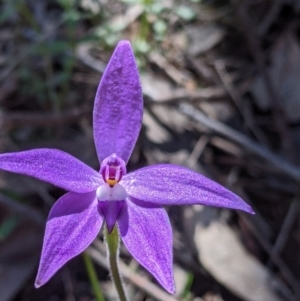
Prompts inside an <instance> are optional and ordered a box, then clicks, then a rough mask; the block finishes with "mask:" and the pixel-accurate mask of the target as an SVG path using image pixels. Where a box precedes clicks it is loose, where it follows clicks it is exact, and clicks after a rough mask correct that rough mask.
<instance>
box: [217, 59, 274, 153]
mask: <svg viewBox="0 0 300 301" xmlns="http://www.w3.org/2000/svg"><path fill="white" fill-rule="evenodd" d="M214 65H215V68H216V71H217V72H218V75H219V77H220V79H221V81H222V83H223V85H224V87H225V89H226V90H227V92H228V94H229V95H230V97H231V99H232V100H233V102H234V104H235V106H236V108H237V109H238V111H239V113H240V114H241V116H242V117H243V119H244V120H245V123H246V125H247V127H248V128H249V129H250V130H251V131H252V133H253V134H254V135H255V137H256V138H257V140H258V141H259V142H260V143H262V144H263V145H264V146H266V147H269V143H268V141H267V138H266V137H265V135H264V134H263V132H262V131H261V129H260V128H259V127H257V126H256V125H255V124H254V123H253V120H251V119H250V118H249V115H248V114H246V113H245V111H244V110H243V108H242V107H241V105H240V102H241V101H240V95H239V93H238V92H237V91H236V90H235V89H234V86H233V83H232V80H231V78H230V75H229V74H228V73H227V72H226V69H225V65H224V63H223V62H222V61H220V60H217V61H215V62H214Z"/></svg>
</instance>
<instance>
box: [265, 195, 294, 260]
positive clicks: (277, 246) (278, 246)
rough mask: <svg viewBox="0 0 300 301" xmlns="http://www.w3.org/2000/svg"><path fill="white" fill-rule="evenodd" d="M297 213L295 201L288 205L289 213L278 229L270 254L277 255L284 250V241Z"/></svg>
mask: <svg viewBox="0 0 300 301" xmlns="http://www.w3.org/2000/svg"><path fill="white" fill-rule="evenodd" d="M298 212H299V200H297V199H295V200H294V201H293V202H292V204H291V205H290V207H289V211H288V213H287V215H286V216H285V219H284V222H283V224H282V227H281V229H280V232H279V234H278V236H277V238H276V241H275V243H274V245H273V248H272V251H271V254H277V255H278V254H280V253H281V251H282V249H283V248H284V245H285V243H286V240H287V238H288V235H289V233H290V231H291V228H292V226H293V224H294V223H295V220H296V218H297V216H298ZM270 256H271V255H270Z"/></svg>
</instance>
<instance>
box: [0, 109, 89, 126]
mask: <svg viewBox="0 0 300 301" xmlns="http://www.w3.org/2000/svg"><path fill="white" fill-rule="evenodd" d="M91 112H92V108H90V107H89V106H87V105H83V106H81V107H77V108H73V109H71V110H68V111H66V112H60V113H44V112H30V113H26V112H14V113H2V114H0V124H1V127H2V128H8V129H12V128H17V127H23V126H26V125H30V126H32V127H41V126H61V125H62V124H68V123H72V122H74V121H78V119H79V118H81V117H83V116H85V115H90V114H91Z"/></svg>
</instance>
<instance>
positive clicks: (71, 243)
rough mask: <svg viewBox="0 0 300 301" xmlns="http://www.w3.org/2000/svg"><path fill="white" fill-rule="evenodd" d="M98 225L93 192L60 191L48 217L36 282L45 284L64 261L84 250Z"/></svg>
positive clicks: (38, 285)
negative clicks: (61, 193)
mask: <svg viewBox="0 0 300 301" xmlns="http://www.w3.org/2000/svg"><path fill="white" fill-rule="evenodd" d="M101 226H102V217H101V216H100V214H99V213H98V208H97V200H96V194H95V192H89V193H82V194H79V193H74V192H68V193H66V194H65V195H63V196H62V197H61V198H60V199H59V200H58V201H57V202H56V203H55V204H54V206H53V207H52V209H51V211H50V214H49V217H48V221H47V224H46V230H45V236H44V243H43V249H42V255H41V260H40V266H39V270H38V274H37V277H36V281H35V286H36V287H40V286H41V285H44V284H45V283H46V282H47V281H48V280H49V279H50V278H51V277H52V276H53V275H54V274H55V273H56V272H57V271H58V270H59V269H60V268H61V267H62V266H63V265H64V264H65V263H66V262H67V261H69V260H70V259H72V258H73V257H75V256H76V255H78V254H79V253H81V252H82V251H84V250H85V249H86V248H87V247H88V246H89V245H90V244H91V243H92V241H93V240H94V239H95V238H96V236H97V234H98V233H99V231H100V228H101Z"/></svg>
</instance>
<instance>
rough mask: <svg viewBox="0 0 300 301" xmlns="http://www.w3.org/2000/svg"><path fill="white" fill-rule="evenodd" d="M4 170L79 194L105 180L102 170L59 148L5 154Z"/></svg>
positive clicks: (1, 158)
mask: <svg viewBox="0 0 300 301" xmlns="http://www.w3.org/2000/svg"><path fill="white" fill-rule="evenodd" d="M0 169H3V170H6V171H10V172H15V173H19V174H23V175H27V176H31V177H34V178H37V179H39V180H42V181H45V182H48V183H51V184H54V185H55V186H58V187H61V188H63V189H66V190H69V191H73V192H78V193H85V192H89V191H93V190H96V189H97V187H99V186H100V185H101V184H102V183H103V180H102V177H101V176H100V175H99V173H98V172H96V171H95V170H93V169H92V168H91V167H89V166H87V165H86V164H84V163H83V162H81V161H79V160H78V159H76V158H74V157H73V156H71V155H69V154H67V153H65V152H63V151H60V150H56V149H48V148H41V149H33V150H29V151H23V152H16V153H7V154H1V155H0Z"/></svg>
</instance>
